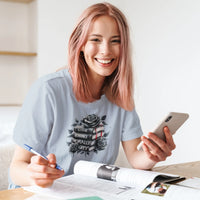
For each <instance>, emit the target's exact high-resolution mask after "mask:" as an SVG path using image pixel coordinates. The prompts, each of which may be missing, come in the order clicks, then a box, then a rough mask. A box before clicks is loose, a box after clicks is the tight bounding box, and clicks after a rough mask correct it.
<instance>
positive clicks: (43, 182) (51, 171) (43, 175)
mask: <svg viewBox="0 0 200 200" xmlns="http://www.w3.org/2000/svg"><path fill="white" fill-rule="evenodd" d="M47 158H48V160H45V159H44V158H42V157H40V156H37V155H34V156H32V157H31V160H30V164H28V167H27V168H28V173H29V176H30V179H31V182H32V183H31V185H38V186H40V187H49V186H51V185H52V184H53V181H54V180H56V179H58V178H60V177H62V176H63V175H64V170H58V169H56V168H55V167H56V156H55V155H54V154H49V155H48V156H47Z"/></svg>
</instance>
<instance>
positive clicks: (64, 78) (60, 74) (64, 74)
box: [33, 69, 72, 88]
mask: <svg viewBox="0 0 200 200" xmlns="http://www.w3.org/2000/svg"><path fill="white" fill-rule="evenodd" d="M71 85H72V80H71V76H70V74H69V72H68V70H67V69H62V70H59V71H57V72H53V73H49V74H46V75H44V76H41V77H40V78H38V79H37V80H36V81H35V82H34V83H33V86H35V87H41V86H45V87H51V88H54V87H60V86H62V87H69V86H70V87H71Z"/></svg>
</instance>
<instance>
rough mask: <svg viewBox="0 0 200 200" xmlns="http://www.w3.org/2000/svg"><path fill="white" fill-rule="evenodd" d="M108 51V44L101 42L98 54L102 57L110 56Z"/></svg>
mask: <svg viewBox="0 0 200 200" xmlns="http://www.w3.org/2000/svg"><path fill="white" fill-rule="evenodd" d="M110 51H111V50H110V44H109V43H108V42H103V43H102V44H101V47H100V53H102V54H103V55H108V54H110Z"/></svg>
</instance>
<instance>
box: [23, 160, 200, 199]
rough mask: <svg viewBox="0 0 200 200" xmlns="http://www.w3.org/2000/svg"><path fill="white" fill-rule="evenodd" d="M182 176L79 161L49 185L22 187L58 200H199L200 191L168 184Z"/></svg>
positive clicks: (179, 179)
mask: <svg viewBox="0 0 200 200" xmlns="http://www.w3.org/2000/svg"><path fill="white" fill-rule="evenodd" d="M183 179H184V178H183V177H180V176H175V175H171V174H164V173H159V172H154V171H146V170H138V169H129V168H120V167H117V166H113V165H106V164H102V163H96V162H88V161H78V162H77V163H76V164H75V166H74V174H73V175H70V176H66V177H62V178H60V179H58V180H56V181H55V182H54V184H53V185H52V186H51V187H49V188H40V187H37V186H29V187H24V189H25V190H28V191H31V192H34V193H36V194H40V195H45V196H46V195H48V196H49V197H51V198H58V199H90V200H92V199H94V200H100V199H106V200H122V199H123V200H156V199H162V200H163V199H170V200H173V199H174V200H177V199H181V200H188V199H193V200H195V199H198V200H199V199H200V190H195V189H192V188H188V187H182V186H178V185H171V184H169V183H171V182H172V183H175V182H177V181H181V180H183ZM31 198H32V197H31ZM31 198H29V199H31ZM32 199H33V198H32Z"/></svg>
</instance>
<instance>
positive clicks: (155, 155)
mask: <svg viewBox="0 0 200 200" xmlns="http://www.w3.org/2000/svg"><path fill="white" fill-rule="evenodd" d="M164 133H165V137H166V142H165V141H163V140H162V139H160V138H159V137H158V136H156V135H155V134H154V133H149V134H148V135H147V136H148V137H149V139H151V140H152V141H153V142H154V143H155V144H154V143H152V142H151V141H150V140H149V139H148V138H147V137H145V136H142V137H141V139H142V141H143V146H142V147H143V150H144V152H145V154H146V155H147V157H148V158H149V159H150V160H152V161H154V162H159V161H164V160H166V158H167V157H168V156H170V155H171V154H172V150H174V149H175V148H176V145H175V143H174V140H173V138H172V135H171V133H170V131H169V129H168V127H164Z"/></svg>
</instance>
